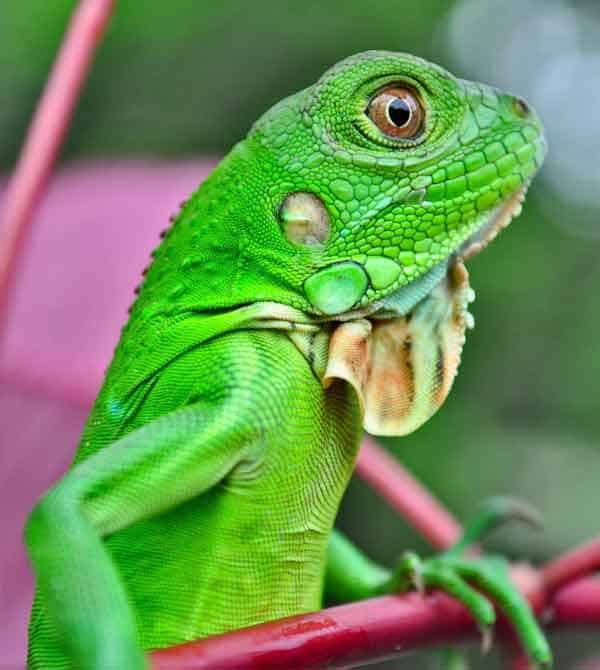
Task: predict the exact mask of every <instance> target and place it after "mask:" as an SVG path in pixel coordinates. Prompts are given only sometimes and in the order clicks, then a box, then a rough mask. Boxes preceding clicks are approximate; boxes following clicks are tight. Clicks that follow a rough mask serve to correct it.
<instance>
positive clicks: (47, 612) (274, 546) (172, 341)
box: [25, 51, 551, 670]
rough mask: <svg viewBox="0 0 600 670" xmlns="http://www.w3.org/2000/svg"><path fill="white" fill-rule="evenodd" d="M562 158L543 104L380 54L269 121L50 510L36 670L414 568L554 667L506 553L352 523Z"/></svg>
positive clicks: (221, 176)
mask: <svg viewBox="0 0 600 670" xmlns="http://www.w3.org/2000/svg"><path fill="white" fill-rule="evenodd" d="M545 150H546V148H545V141H544V136H543V129H542V126H541V123H540V121H539V119H538V117H537V116H536V114H535V112H534V111H533V110H532V109H531V108H530V107H529V106H528V105H527V104H526V103H525V102H524V101H523V100H521V99H519V98H515V97H513V96H511V95H507V94H504V93H501V92H499V91H497V90H496V89H493V88H490V87H488V86H484V85H482V84H477V83H471V82H467V81H463V80H460V79H457V78H455V77H454V76H452V75H451V74H449V73H448V72H446V71H444V70H443V69H441V68H440V67H438V66H436V65H432V64H430V63H428V62H426V61H424V60H421V59H419V58H416V57H414V56H411V55H407V54H401V53H390V52H379V51H371V52H366V53H361V54H358V55H355V56H352V57H350V58H348V59H346V60H344V61H342V62H341V63H339V64H337V65H335V66H334V67H332V68H331V69H330V70H328V71H327V72H325V74H324V75H323V76H322V77H321V78H320V79H319V81H318V82H317V83H316V84H315V85H313V86H311V87H309V88H307V89H305V90H303V91H301V92H299V93H297V94H296V95H293V96H291V97H289V98H286V99H285V100H282V101H281V102H280V103H278V104H277V105H275V106H274V107H273V108H272V109H270V110H269V111H268V112H267V113H266V114H264V116H262V117H261V118H260V119H259V120H258V121H257V122H256V123H255V124H254V126H253V127H252V128H251V130H250V132H249V134H248V136H247V137H246V138H245V139H243V140H242V141H241V142H239V144H237V145H236V146H235V147H234V148H233V149H232V151H231V152H230V153H229V155H228V156H227V157H226V158H225V159H224V160H223V161H222V162H221V163H220V165H219V166H218V167H217V168H216V169H215V171H214V172H213V173H212V174H211V175H210V177H209V178H208V179H207V180H206V181H205V182H204V183H203V184H202V185H201V187H200V188H199V189H198V191H197V192H196V193H195V194H194V195H192V197H191V198H190V199H189V200H188V201H187V202H186V203H185V204H184V205H183V206H182V209H181V211H180V213H179V215H178V216H177V217H176V220H175V222H174V225H173V226H172V227H171V228H170V229H169V230H168V231H167V233H166V235H165V236H164V239H163V241H162V243H161V244H160V246H159V247H158V248H157V249H156V251H155V252H154V253H153V256H154V260H153V262H152V264H151V265H150V267H149V269H148V271H147V274H146V276H145V279H144V281H143V284H142V286H141V289H140V292H139V297H138V298H137V300H136V302H135V304H134V306H133V308H132V311H131V315H130V319H129V321H128V323H127V325H126V326H125V328H124V329H123V332H122V335H121V339H120V342H119V345H118V347H117V349H116V352H115V355H114V359H113V361H112V364H111V365H110V368H109V370H108V372H107V375H106V379H105V381H104V385H103V387H102V390H101V391H100V394H99V396H98V398H97V400H96V403H95V405H94V407H93V409H92V412H91V415H90V417H89V419H88V422H87V424H86V427H85V430H84V432H83V436H82V438H81V443H80V446H79V450H78V451H77V455H76V457H75V461H74V464H73V466H72V468H71V469H70V471H69V472H68V473H67V474H66V475H65V476H64V477H63V478H62V479H61V480H60V481H59V482H58V483H57V484H56V485H55V486H54V487H53V488H51V489H50V490H49V491H48V492H47V493H46V494H45V495H44V496H43V497H42V498H41V500H40V501H39V502H38V503H37V505H36V506H35V508H34V510H33V512H32V514H31V517H30V518H29V521H28V523H27V526H26V530H25V536H26V542H27V546H28V550H29V555H30V557H31V561H32V563H33V566H34V568H35V572H36V574H37V591H36V596H35V601H34V605H33V611H32V615H31V623H30V645H29V661H28V662H29V668H31V669H43V670H58V669H62V668H75V667H77V668H81V669H93V670H109V669H111V670H112V669H115V668H118V669H127V670H135V669H139V668H142V667H144V666H145V655H144V652H145V651H148V650H151V649H157V648H165V647H168V646H171V645H176V644H178V643H182V642H185V641H188V640H194V639H197V638H202V637H203V636H207V635H212V634H216V633H222V632H224V631H231V630H233V629H237V628H240V627H243V626H250V625H252V624H256V623H258V622H263V621H267V620H271V619H276V618H279V617H283V616H287V615H291V614H297V613H301V612H310V611H314V610H317V609H319V608H320V607H321V605H322V599H323V593H324V590H327V591H328V592H329V593H331V594H332V595H333V596H335V597H336V598H338V599H340V600H349V599H355V598H362V597H367V596H369V595H373V594H380V593H383V592H386V591H391V590H394V589H396V588H406V587H407V582H410V581H411V578H412V580H413V581H420V582H422V584H423V585H424V586H425V587H437V588H442V589H444V590H446V591H448V592H449V593H451V594H452V595H454V596H455V597H457V598H458V599H459V600H460V601H462V602H463V603H464V604H465V605H466V606H467V607H468V608H469V609H470V611H471V612H472V614H473V615H474V617H475V618H476V619H477V621H478V622H479V624H480V625H481V626H482V627H489V626H490V625H491V624H492V623H493V622H494V611H493V608H492V606H491V604H490V601H489V600H488V598H487V597H486V596H489V597H491V598H493V599H494V600H495V601H496V602H497V603H499V604H500V605H501V606H504V608H505V609H506V610H507V611H508V614H509V618H510V620H511V621H512V623H513V624H514V625H515V627H516V629H517V631H518V632H519V633H520V635H521V638H522V641H523V643H524V645H525V647H526V649H527V651H528V652H529V655H530V656H531V657H532V658H533V659H534V661H535V662H536V663H537V664H539V665H540V666H549V665H550V663H551V655H550V651H549V649H548V646H547V644H546V641H545V638H544V636H543V635H542V633H541V631H540V630H539V628H538V627H537V624H536V622H535V620H534V618H533V616H532V614H531V613H530V611H529V609H528V607H527V605H526V604H525V602H524V601H523V600H522V599H521V597H520V596H519V594H518V593H517V591H516V590H515V589H514V587H513V586H512V585H511V584H510V582H509V580H508V578H507V577H506V575H505V574H504V572H503V571H502V570H500V569H499V568H497V564H496V563H495V562H494V561H492V559H487V558H485V557H484V558H481V559H468V558H465V557H463V556H462V548H463V545H460V546H459V547H457V549H456V550H455V551H449V552H448V553H446V554H442V555H441V556H438V557H435V558H432V559H430V560H426V561H419V560H418V559H416V558H415V557H413V556H409V558H408V559H406V560H404V561H403V562H401V564H400V566H399V567H398V568H397V569H396V570H395V571H391V570H387V569H385V568H383V567H380V566H378V565H376V564H374V563H372V562H370V561H368V560H367V559H366V557H364V556H363V555H362V554H361V553H359V551H358V549H356V548H355V547H354V546H353V545H352V544H351V543H350V542H349V541H348V540H347V539H345V538H344V537H342V536H341V535H340V534H338V533H337V532H335V531H332V527H333V523H334V519H335V516H336V512H337V510H338V507H339V504H340V499H341V497H342V495H343V493H344V490H345V488H346V485H347V483H348V480H349V478H350V475H351V473H352V470H353V467H354V463H355V459H356V455H357V450H358V446H359V441H360V437H361V433H362V430H363V428H365V429H366V430H367V431H368V432H370V433H372V434H374V435H403V434H406V433H409V432H411V431H413V430H415V429H416V428H417V427H418V426H420V425H421V424H422V423H423V422H424V421H426V420H427V419H428V418H429V417H430V416H431V415H432V414H433V413H434V412H435V411H436V410H437V409H438V408H439V407H440V405H441V404H442V403H443V401H444V399H445V398H446V395H447V393H448V391H449V389H450V386H451V384H452V381H453V378H454V375H455V373H456V370H457V367H458V364H459V359H460V352H461V348H462V344H463V341H464V333H465V329H466V328H468V327H469V326H470V320H471V317H470V315H469V313H468V311H467V307H468V303H469V302H470V301H471V300H472V299H473V293H472V291H471V289H470V287H469V283H468V275H467V272H466V270H465V267H464V264H463V261H464V260H466V259H468V258H469V257H470V256H472V255H473V254H474V253H476V252H478V251H479V250H480V249H481V248H482V247H483V246H485V244H486V243H487V242H488V241H489V240H491V239H492V238H493V237H494V236H495V235H496V233H497V232H498V231H499V230H500V229H501V228H502V227H504V226H505V225H507V224H508V223H509V221H510V219H511V218H512V217H513V216H515V215H516V214H517V213H518V212H519V211H520V207H521V201H522V200H523V197H524V194H525V191H526V189H527V187H528V185H529V183H530V181H531V179H532V177H533V176H534V174H535V173H536V171H537V170H538V168H539V167H540V165H541V163H542V161H543V158H544V154H545ZM116 242H118V240H117V241H116ZM467 582H470V584H468V583H467ZM472 585H475V586H476V587H478V588H479V589H480V591H483V592H484V593H485V594H486V595H483V593H481V592H480V591H478V590H475V588H473V586H472Z"/></svg>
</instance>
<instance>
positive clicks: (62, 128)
mask: <svg viewBox="0 0 600 670" xmlns="http://www.w3.org/2000/svg"><path fill="white" fill-rule="evenodd" d="M113 5H114V0H81V2H80V4H79V6H78V7H77V9H76V11H75V13H74V14H73V17H72V19H71V24H70V26H69V29H68V31H67V35H66V37H65V39H64V40H63V43H62V46H61V48H60V51H59V53H58V56H57V58H56V62H55V64H54V67H53V69H52V72H51V74H50V77H49V78H48V81H47V83H46V87H45V89H44V92H43V94H42V97H41V100H40V102H39V103H38V106H37V109H36V111H35V115H34V117H33V121H32V123H31V126H30V128H29V131H28V133H27V138H26V140H25V144H24V146H23V149H22V150H21V155H20V157H19V161H18V163H17V166H16V168H15V171H14V174H13V176H12V178H11V180H10V182H9V185H8V191H7V195H6V206H5V211H4V221H3V225H2V226H1V227H0V315H1V314H2V312H3V311H5V310H6V304H7V301H8V292H9V290H10V288H9V287H10V283H11V282H12V281H13V277H14V273H15V266H16V258H17V256H18V253H19V249H20V247H21V246H22V245H23V241H24V239H25V235H26V231H27V228H28V226H29V224H30V222H31V219H32V216H33V212H34V210H35V207H36V205H37V204H38V202H39V201H40V199H41V196H42V194H43V192H44V188H45V186H46V183H47V181H48V178H49V176H50V173H51V171H52V167H53V165H54V163H55V161H56V157H57V155H58V152H59V149H60V147H61V145H62V142H63V139H64V136H65V133H66V131H67V128H68V127H69V124H70V121H71V117H72V114H73V109H74V107H75V104H76V102H77V99H78V97H79V94H80V91H81V88H82V85H83V82H84V81H85V78H86V75H87V73H88V70H89V67H90V64H91V61H92V57H93V55H94V52H95V50H96V46H97V45H98V43H99V41H100V39H101V37H102V34H103V32H104V29H105V27H106V24H107V22H108V19H109V17H110V15H111V12H112V9H113Z"/></svg>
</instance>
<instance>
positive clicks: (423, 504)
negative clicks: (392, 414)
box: [356, 437, 462, 549]
mask: <svg viewBox="0 0 600 670" xmlns="http://www.w3.org/2000/svg"><path fill="white" fill-rule="evenodd" d="M356 472H357V474H358V475H359V476H360V477H361V478H362V479H364V480H365V481H366V482H367V483H368V484H369V485H370V486H372V487H373V489H374V490H375V491H376V492H377V493H378V494H379V495H380V496H381V497H382V498H384V499H385V500H387V502H388V503H389V504H390V505H391V506H392V507H393V508H394V509H395V510H397V511H398V512H399V513H400V514H401V515H402V517H403V518H404V519H406V521H407V522H408V523H409V524H410V525H411V526H412V527H413V528H415V529H416V530H418V531H419V532H420V533H421V534H422V535H423V537H424V538H425V539H426V540H428V541H429V543H430V544H431V545H432V546H434V547H436V548H438V549H446V548H447V547H449V546H451V545H452V544H454V543H455V542H456V541H457V540H458V539H459V537H460V535H461V532H462V531H461V527H460V525H459V523H458V522H457V521H456V520H455V519H454V518H453V517H452V515H451V514H450V512H448V511H446V510H445V509H444V507H442V505H441V504H440V503H439V502H438V501H437V500H436V499H435V498H434V497H433V495H432V494H431V493H429V491H427V489H426V488H425V487H424V486H423V485H422V484H421V483H420V482H418V481H417V480H416V479H415V478H414V477H413V476H412V475H411V474H410V473H409V472H408V471H407V470H405V469H404V468H403V467H402V466H401V465H400V463H398V461H397V460H396V459H395V458H393V457H392V456H390V455H389V454H388V453H387V452H386V451H385V450H384V449H383V448H382V447H380V446H378V445H377V444H376V443H375V442H374V441H373V440H372V439H371V438H368V437H366V438H364V439H363V443H362V446H361V449H360V454H359V456H358V462H357V464H356Z"/></svg>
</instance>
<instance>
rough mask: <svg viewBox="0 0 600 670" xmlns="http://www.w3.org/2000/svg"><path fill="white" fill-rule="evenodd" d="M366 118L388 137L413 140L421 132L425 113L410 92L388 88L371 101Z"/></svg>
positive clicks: (396, 87)
mask: <svg viewBox="0 0 600 670" xmlns="http://www.w3.org/2000/svg"><path fill="white" fill-rule="evenodd" d="M367 116H368V117H369V118H370V119H371V121H372V122H373V123H374V124H375V125H376V126H377V127H378V128H379V130H381V132H382V133H383V134H384V135H387V136H388V137H391V138H393V139H414V138H415V137H417V136H418V135H419V134H420V132H421V130H422V127H423V119H424V116H425V112H424V110H423V106H422V105H421V102H420V101H419V99H418V98H417V96H416V95H415V94H414V93H413V92H412V91H411V90H409V89H407V88H402V87H400V86H390V87H389V88H386V89H384V90H383V91H380V92H379V93H378V94H377V95H376V96H375V97H374V98H373V99H372V100H371V102H370V103H369V107H368V109H367Z"/></svg>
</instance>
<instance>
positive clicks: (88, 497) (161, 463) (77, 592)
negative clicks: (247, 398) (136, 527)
mask: <svg viewBox="0 0 600 670" xmlns="http://www.w3.org/2000/svg"><path fill="white" fill-rule="evenodd" d="M232 404H235V403H234V400H233V399H230V401H229V402H228V403H224V404H222V405H221V406H218V407H215V406H208V405H204V404H197V405H192V406H189V407H185V408H183V409H180V410H177V411H175V412H172V413H171V414H168V415H166V416H163V417H160V418H158V419H156V420H155V421H154V422H152V423H150V424H147V425H145V426H143V427H141V428H139V429H137V430H135V431H134V432H132V433H129V434H128V435H126V436H125V437H123V438H121V439H119V440H117V441H116V442H115V443H114V444H112V445H111V446H109V447H107V448H105V449H103V450H102V451H100V452H98V453H97V454H95V455H93V456H91V457H90V458H88V459H87V460H86V461H84V462H83V463H80V464H79V465H77V466H76V467H75V468H74V469H73V470H71V471H70V472H69V473H68V474H67V475H66V476H65V477H64V479H63V480H62V481H61V482H59V484H58V485H56V486H55V487H54V488H53V489H51V490H50V491H49V492H48V493H47V494H46V495H45V496H44V497H43V498H42V499H41V500H40V502H39V503H38V504H37V505H36V507H35V509H34V510H33V512H32V514H31V517H30V518H29V521H28V523H27V526H26V531H25V536H26V542H27V547H28V551H29V555H30V557H31V560H32V562H33V565H34V568H35V571H36V574H37V578H38V587H39V589H40V590H41V592H42V593H43V595H44V596H45V603H44V607H45V610H46V613H47V615H48V616H49V618H50V619H51V621H52V623H53V625H54V628H55V630H56V632H57V633H58V635H59V637H60V638H61V642H62V644H63V645H64V648H65V650H66V653H67V655H68V656H69V658H70V659H71V660H72V661H73V662H74V663H76V664H77V667H80V668H82V669H84V670H85V669H86V668H93V669H94V670H101V669H106V670H114V669H115V668H127V669H128V670H135V669H136V668H143V667H144V656H143V653H142V651H141V649H140V647H139V644H138V642H137V633H136V622H135V619H134V615H133V612H132V609H131V606H130V604H129V602H128V599H127V594H126V592H125V589H124V587H123V584H122V581H121V579H120V576H119V573H118V570H117V568H116V566H115V564H114V562H113V561H112V559H111V557H110V556H109V553H108V551H107V548H106V545H105V544H104V542H103V540H102V538H103V537H105V536H107V535H110V534H112V533H115V532H116V531H118V530H120V529H122V528H125V527H128V526H130V525H132V524H134V523H136V522H137V521H139V520H141V519H145V518H148V517H151V516H153V515H156V514H159V513H160V512H162V511H164V510H166V509H168V508H171V507H174V506H176V505H177V504H179V503H181V502H183V501H185V500H187V499H190V498H191V497H193V496H197V495H199V494H201V493H202V492H204V491H206V490H208V489H209V488H210V487H212V486H214V485H215V484H216V483H217V482H219V481H220V480H222V479H223V478H224V477H225V475H226V474H227V473H228V472H229V471H230V470H231V469H232V468H233V467H234V466H235V465H236V464H237V463H238V462H239V461H240V459H241V458H243V456H244V453H245V450H246V449H247V447H248V445H250V444H251V443H252V441H253V440H254V439H256V436H257V434H258V432H257V421H256V420H255V419H254V420H253V418H252V416H248V414H250V412H241V413H240V411H239V407H236V408H235V409H234V408H233V407H232ZM32 626H35V620H34V621H33V623H32ZM51 651H52V650H50V653H51ZM49 661H50V659H45V658H31V659H30V662H31V663H32V664H33V667H40V668H42V667H48V665H50V662H49Z"/></svg>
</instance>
